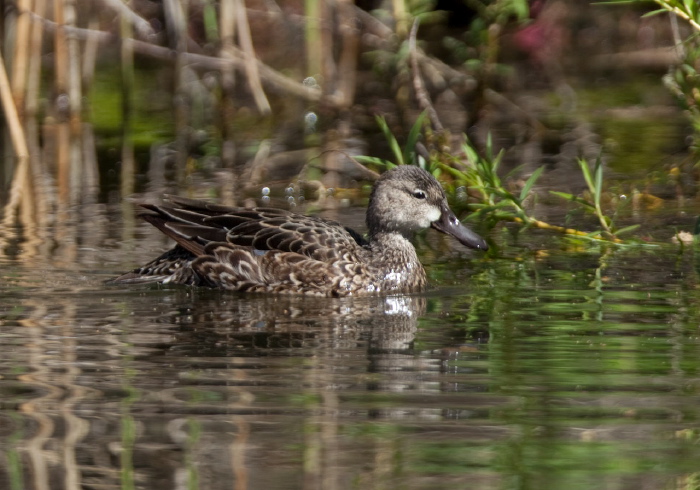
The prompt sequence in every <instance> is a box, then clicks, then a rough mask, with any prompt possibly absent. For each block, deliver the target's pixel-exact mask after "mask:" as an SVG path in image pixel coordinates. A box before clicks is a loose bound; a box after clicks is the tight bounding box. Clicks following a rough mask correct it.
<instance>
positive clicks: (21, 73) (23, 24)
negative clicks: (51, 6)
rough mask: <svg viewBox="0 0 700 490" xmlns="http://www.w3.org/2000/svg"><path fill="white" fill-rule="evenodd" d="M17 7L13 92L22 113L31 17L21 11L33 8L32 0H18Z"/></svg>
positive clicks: (16, 104) (18, 109) (25, 88)
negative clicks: (18, 12)
mask: <svg viewBox="0 0 700 490" xmlns="http://www.w3.org/2000/svg"><path fill="white" fill-rule="evenodd" d="M17 8H18V9H19V11H20V14H19V15H18V17H17V27H16V32H15V46H14V47H15V52H14V56H13V58H12V94H13V96H14V99H15V107H16V108H17V111H18V112H19V113H20V114H24V104H25V99H26V95H27V92H26V91H27V75H28V65H29V47H30V43H29V38H30V35H31V19H30V17H29V15H28V14H23V13H21V12H24V11H30V10H31V0H17Z"/></svg>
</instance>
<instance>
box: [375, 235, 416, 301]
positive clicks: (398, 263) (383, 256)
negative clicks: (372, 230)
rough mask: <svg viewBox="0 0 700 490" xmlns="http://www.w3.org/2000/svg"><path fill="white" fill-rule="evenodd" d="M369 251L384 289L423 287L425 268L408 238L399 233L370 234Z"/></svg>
mask: <svg viewBox="0 0 700 490" xmlns="http://www.w3.org/2000/svg"><path fill="white" fill-rule="evenodd" d="M370 251H371V253H372V262H373V265H374V266H375V267H376V268H377V270H378V271H380V272H379V276H380V277H379V280H380V282H382V285H381V287H382V289H383V290H384V291H390V290H392V289H400V290H403V291H407V290H411V291H420V290H422V289H424V288H425V285H426V283H427V279H426V276H425V270H424V269H423V265H422V264H421V263H420V260H418V254H416V249H415V248H414V247H413V244H412V243H411V242H410V241H409V240H408V238H406V237H405V236H403V235H401V234H400V233H377V234H375V235H372V236H371V239H370Z"/></svg>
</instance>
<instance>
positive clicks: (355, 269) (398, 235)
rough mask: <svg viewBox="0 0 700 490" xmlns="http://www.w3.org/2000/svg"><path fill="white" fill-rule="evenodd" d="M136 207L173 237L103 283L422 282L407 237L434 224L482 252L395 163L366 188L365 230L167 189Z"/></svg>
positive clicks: (355, 289) (344, 292) (439, 195)
mask: <svg viewBox="0 0 700 490" xmlns="http://www.w3.org/2000/svg"><path fill="white" fill-rule="evenodd" d="M141 206H142V207H143V208H144V209H145V211H144V212H143V213H142V214H141V215H140V216H141V218H143V219H144V220H145V221H147V222H148V223H150V224H152V225H153V226H155V227H156V228H157V229H158V230H160V231H161V232H162V233H164V234H165V235H167V236H168V237H170V238H171V239H173V240H174V241H175V243H176V245H175V246H174V247H173V248H172V249H170V250H168V251H167V252H165V253H164V254H162V255H161V256H159V257H157V258H156V259H154V260H152V261H151V262H148V263H147V264H145V265H143V266H142V267H138V268H136V269H134V270H133V271H131V272H127V273H126V274H123V275H121V276H119V277H116V278H114V279H112V280H111V281H110V282H111V283H112V284H128V283H160V284H183V285H188V286H203V287H210V288H220V289H225V290H232V291H242V292H249V293H272V294H302V295H312V296H326V297H342V296H355V295H368V294H386V295H389V294H402V293H415V292H420V291H423V290H425V288H426V286H427V277H426V273H425V269H424V268H423V265H422V264H421V262H420V260H419V258H418V255H417V253H416V249H415V248H414V246H413V244H412V243H411V240H412V239H413V237H414V235H415V234H416V232H418V231H420V230H424V229H427V228H432V229H435V230H437V231H439V232H442V233H445V234H447V235H450V236H452V237H454V238H455V239H456V240H457V241H458V242H459V243H461V244H462V245H464V246H466V247H468V248H472V249H477V250H482V251H486V250H488V244H487V242H486V241H485V240H484V239H483V238H482V237H481V236H479V235H478V234H476V233H475V232H474V231H472V230H471V229H470V228H468V227H466V226H465V225H463V224H462V223H461V222H460V221H459V219H457V217H456V215H455V213H454V212H453V211H452V210H451V209H450V207H449V205H448V203H447V198H446V196H445V191H444V190H443V188H442V186H441V185H440V184H439V182H438V181H437V180H436V179H435V177H433V176H432V175H431V174H430V173H429V172H427V171H425V170H423V169H422V168H420V167H417V166H412V165H400V166H397V167H394V168H393V169H391V170H388V171H386V172H384V173H383V174H382V175H380V177H379V178H378V179H377V180H376V182H375V184H374V186H373V188H372V191H371V193H370V198H369V205H368V207H367V213H366V224H367V229H368V234H367V238H365V237H363V236H362V235H361V234H360V233H358V232H356V231H354V230H352V229H350V228H347V227H344V226H343V225H342V224H340V223H338V222H336V221H333V220H329V219H325V218H321V217H317V216H306V215H302V214H297V213H294V212H291V211H288V210H283V209H275V208H269V207H257V208H243V207H228V206H222V205H218V204H214V203H210V202H206V201H200V200H193V199H188V198H182V197H175V196H169V197H168V198H167V200H166V201H165V203H163V204H150V203H144V204H141Z"/></svg>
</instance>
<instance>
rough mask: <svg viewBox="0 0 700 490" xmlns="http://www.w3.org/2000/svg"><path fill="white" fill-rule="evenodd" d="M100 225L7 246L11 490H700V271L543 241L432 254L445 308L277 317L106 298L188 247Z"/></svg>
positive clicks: (180, 293)
mask: <svg viewBox="0 0 700 490" xmlns="http://www.w3.org/2000/svg"><path fill="white" fill-rule="evenodd" d="M104 222H107V223H110V224H109V226H105V229H109V230H111V232H104V233H101V232H100V227H99V226H97V225H98V224H99V223H104ZM93 223H94V224H95V227H94V228H93V229H92V234H91V233H88V232H85V231H83V235H82V239H81V240H80V241H81V242H85V243H80V244H73V246H68V245H67V244H66V242H65V241H64V242H61V241H60V240H58V239H57V240H56V241H55V242H51V243H50V245H47V247H46V248H48V251H46V250H45V251H44V252H45V253H44V254H43V255H42V254H41V253H39V252H37V250H41V247H35V248H32V247H31V246H29V245H28V243H30V242H31V240H30V241H29V242H26V241H25V242H22V241H21V240H19V241H18V242H17V244H16V246H15V247H14V248H13V247H12V246H9V245H8V246H6V250H14V255H13V254H9V255H10V257H9V258H5V259H3V261H2V264H0V265H1V266H2V267H1V270H0V298H1V300H0V335H1V336H2V342H1V343H0V393H1V397H0V400H1V401H0V432H1V434H2V438H0V451H1V454H2V457H1V458H0V488H7V489H52V490H53V489H62V488H65V489H73V488H90V489H92V488H94V489H102V488H142V489H174V488H192V489H211V490H214V489H231V488H235V489H244V488H248V489H295V488H299V489H301V488H304V489H309V488H318V489H334V488H337V489H346V488H407V489H443V488H444V489H447V488H450V489H454V488H531V489H542V488H552V489H561V488H567V489H579V488H581V489H588V488H595V489H600V488H606V489H618V488H620V489H622V488H634V489H645V488H654V489H656V488H695V487H693V486H692V485H693V482H697V481H698V479H700V473H699V471H700V470H699V468H700V467H699V466H698V461H700V444H699V443H700V423H699V420H698V419H699V418H700V334H699V331H698V325H699V324H700V309H699V308H698V306H697V305H698V300H699V299H700V298H699V294H698V288H697V284H698V264H699V263H698V261H697V258H696V254H695V253H694V252H693V250H691V249H686V250H685V251H683V250H680V249H679V247H677V246H672V245H667V246H658V247H648V246H644V247H638V248H632V249H611V250H603V249H598V248H595V247H593V246H588V245H586V246H579V245H576V246H577V247H578V249H576V248H575V247H574V245H572V246H571V248H570V249H565V248H562V243H566V242H562V240H561V239H559V238H556V239H554V238H550V237H547V236H539V235H538V234H537V233H535V232H530V236H531V237H532V238H533V243H530V244H522V243H519V244H517V245H516V244H512V243H511V244H505V245H504V244H501V245H502V249H501V251H500V253H498V254H497V255H496V257H495V258H494V257H484V256H483V255H480V254H478V253H477V254H473V255H469V252H461V251H459V250H458V249H457V248H456V247H452V246H450V245H451V244H450V242H448V241H441V240H440V239H439V237H438V240H435V238H436V237H435V234H429V235H428V238H429V239H428V241H427V243H423V245H422V247H421V255H422V256H423V257H424V258H425V261H426V262H427V264H428V271H429V275H430V277H431V280H432V284H433V288H432V289H431V290H430V291H429V292H427V293H425V294H423V295H417V296H392V297H376V298H359V299H353V298H349V299H342V300H339V299H310V298H294V297H277V298H276V297H270V296H244V295H239V294H234V293H226V292H220V291H212V290H205V289H189V288H181V287H171V288H154V287H143V286H140V287H129V288H127V287H114V286H105V285H104V284H103V281H104V280H105V279H107V278H108V277H110V275H112V274H114V273H116V272H120V271H122V270H125V269H128V268H129V267H132V266H133V265H135V264H137V263H138V262H141V261H142V259H147V258H151V257H152V256H154V255H155V254H156V253H158V251H159V250H162V249H163V248H165V246H166V242H165V241H164V240H162V239H161V238H160V237H159V236H158V235H157V232H155V233H154V232H152V231H151V230H149V229H148V228H147V225H141V224H138V223H137V224H135V225H134V227H135V232H134V234H133V237H132V238H131V239H126V240H120V239H119V237H110V234H114V233H116V234H119V233H120V230H122V229H123V228H124V226H126V225H124V224H123V223H119V222H116V221H110V220H106V219H105V216H102V217H101V219H96V220H94V221H93ZM122 225H123V226H122ZM4 236H8V233H7V230H4ZM504 236H505V235H504ZM536 240H540V241H541V242H542V243H544V244H545V245H542V244H540V245H534V241H536ZM496 241H497V242H498V241H499V239H498V237H496ZM508 241H509V240H508V239H506V238H504V239H503V242H508ZM88 242H90V243H88ZM32 250H33V251H34V252H33V253H34V255H33V256H27V255H26V254H28V253H29V252H30V251H32ZM684 485H690V486H684Z"/></svg>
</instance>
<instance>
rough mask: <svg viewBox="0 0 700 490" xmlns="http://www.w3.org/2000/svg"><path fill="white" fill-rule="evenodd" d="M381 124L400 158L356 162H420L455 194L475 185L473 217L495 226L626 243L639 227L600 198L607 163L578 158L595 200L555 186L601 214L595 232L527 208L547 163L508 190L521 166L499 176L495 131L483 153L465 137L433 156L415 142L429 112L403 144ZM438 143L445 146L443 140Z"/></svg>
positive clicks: (391, 164) (387, 164)
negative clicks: (615, 215) (620, 223)
mask: <svg viewBox="0 0 700 490" xmlns="http://www.w3.org/2000/svg"><path fill="white" fill-rule="evenodd" d="M377 124H378V125H379V127H380V129H381V130H382V132H383V133H384V136H385V137H386V139H387V142H388V143H389V147H390V149H391V152H392V153H393V156H394V159H395V161H394V162H390V161H388V160H384V159H381V158H376V157H369V156H359V157H356V160H357V161H359V162H360V163H363V164H372V165H377V166H380V167H384V168H391V167H394V166H395V165H418V166H420V167H421V168H424V169H425V170H427V171H428V172H430V173H431V174H433V175H434V176H435V177H441V176H445V175H446V176H448V179H444V178H443V180H449V182H448V185H446V186H445V187H446V189H447V190H448V191H451V192H452V193H454V190H455V189H458V188H460V187H464V188H468V189H470V190H471V191H472V195H474V196H476V199H477V201H478V202H476V203H473V204H472V205H471V207H473V208H476V211H475V212H474V213H473V217H474V218H478V219H479V221H481V222H487V223H490V224H491V226H495V224H496V223H498V222H501V221H510V222H514V223H519V224H522V225H524V227H525V228H527V227H536V228H540V229H545V230H551V231H555V232H558V233H563V234H567V235H574V236H577V237H581V238H588V239H592V240H604V241H610V242H613V243H622V241H621V240H620V239H619V236H620V235H621V234H624V233H629V232H631V231H633V230H634V229H636V228H637V227H638V226H639V225H633V226H628V227H625V228H621V229H618V228H616V227H615V225H614V223H613V220H612V219H611V218H610V217H608V216H606V215H605V213H604V212H603V208H602V206H601V197H602V195H603V183H604V182H603V165H602V163H601V160H600V159H598V160H597V161H596V162H595V164H594V166H593V171H591V169H590V168H589V164H588V162H586V161H585V160H579V161H578V163H579V167H580V169H581V172H582V174H583V177H584V179H585V181H586V184H587V185H588V189H589V192H590V195H591V199H590V200H589V199H586V198H584V197H579V196H574V195H572V194H568V193H564V192H558V191H550V192H551V193H552V194H554V195H556V196H558V197H561V198H564V199H567V200H568V201H570V202H572V203H574V204H576V205H579V206H581V207H582V208H583V209H584V210H585V211H587V212H592V213H593V214H594V215H595V216H596V217H597V218H598V221H599V222H600V225H601V229H600V230H595V231H592V232H584V231H580V230H576V229H572V228H566V227H562V226H556V225H551V224H549V223H546V222H544V221H541V220H538V219H537V218H535V217H534V216H532V215H531V214H529V213H528V211H527V207H528V206H527V205H526V202H527V201H528V200H532V199H535V195H534V192H533V189H534V187H535V184H536V182H537V180H538V179H539V177H540V176H541V175H542V172H543V171H544V167H540V168H538V169H536V170H535V171H534V172H533V173H532V174H531V175H530V176H529V177H528V178H527V180H526V181H525V182H524V184H523V185H522V187H521V188H520V189H519V191H517V192H513V191H511V190H509V188H508V185H507V184H506V182H507V181H508V180H509V177H511V176H512V174H513V173H514V172H516V171H517V170H518V169H515V170H513V171H512V172H511V173H509V174H508V175H506V176H505V177H503V178H501V177H500V176H499V173H498V170H499V165H500V163H501V161H502V158H503V151H500V152H499V153H498V154H494V151H493V145H492V141H491V137H490V136H489V137H488V139H487V142H486V148H485V151H484V153H483V154H481V153H480V152H479V151H478V150H477V149H476V147H475V146H474V145H473V144H472V143H471V142H470V141H469V140H468V139H467V138H466V136H465V141H464V143H463V145H462V153H461V154H459V155H452V154H449V153H445V152H442V151H439V150H433V151H432V152H431V153H430V155H428V158H424V157H421V156H419V155H417V153H416V151H415V148H416V145H417V144H418V143H419V139H420V137H421V130H422V129H423V128H424V125H425V116H424V115H421V116H420V117H419V118H418V119H417V120H416V122H415V123H414V124H413V126H412V128H411V129H410V131H409V133H408V137H407V139H406V143H405V145H404V146H403V147H402V146H401V145H400V143H399V142H398V140H397V139H396V137H395V136H394V134H393V133H392V132H391V130H390V129H389V127H388V125H387V123H386V120H384V118H382V117H378V118H377ZM435 138H439V135H435V134H433V133H431V132H430V131H426V140H428V141H429V142H430V141H431V140H432V139H435ZM429 146H430V145H429ZM433 146H434V147H438V148H439V147H440V145H433ZM451 197H454V196H451Z"/></svg>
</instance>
